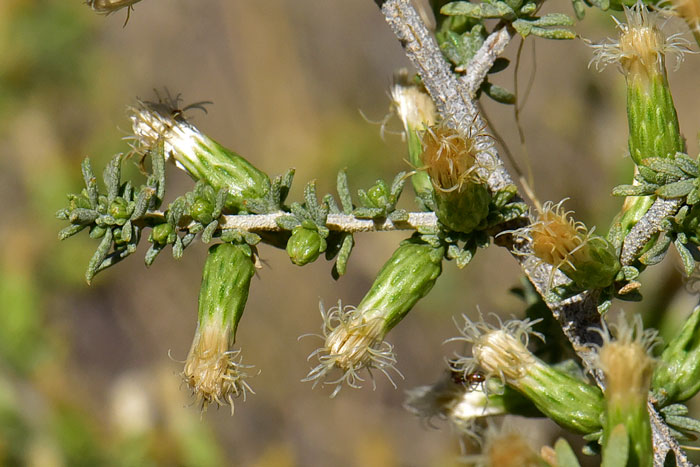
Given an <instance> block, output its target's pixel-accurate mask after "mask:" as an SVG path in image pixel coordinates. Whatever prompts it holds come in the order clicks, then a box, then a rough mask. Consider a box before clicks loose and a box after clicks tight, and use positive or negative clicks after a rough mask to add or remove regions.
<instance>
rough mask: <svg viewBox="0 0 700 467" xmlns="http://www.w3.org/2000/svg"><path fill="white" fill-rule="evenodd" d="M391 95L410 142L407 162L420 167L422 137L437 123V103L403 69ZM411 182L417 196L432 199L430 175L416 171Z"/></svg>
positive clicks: (395, 111)
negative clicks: (426, 130) (411, 80)
mask: <svg viewBox="0 0 700 467" xmlns="http://www.w3.org/2000/svg"><path fill="white" fill-rule="evenodd" d="M390 95H391V110H392V112H393V113H396V114H397V115H398V116H399V118H400V119H401V121H402V122H403V127H404V132H405V135H406V140H407V143H408V160H409V162H410V164H411V165H412V166H413V167H421V166H422V165H423V162H422V161H421V154H422V153H423V143H422V141H421V134H422V133H423V131H425V129H426V128H429V127H431V126H432V125H434V124H435V122H436V121H437V110H436V109H435V104H434V103H433V100H432V99H431V98H430V96H429V95H428V94H427V93H426V92H425V90H424V89H423V88H422V87H421V86H420V85H418V84H416V83H412V82H410V81H409V78H408V72H407V71H406V70H401V71H400V72H399V73H397V74H395V75H394V83H393V84H392V86H391V90H390ZM411 183H412V185H413V189H414V190H415V192H416V194H417V195H418V196H421V197H424V198H426V199H430V197H431V196H432V193H433V187H432V185H431V183H430V178H429V177H428V174H427V173H425V172H424V171H416V172H415V173H414V174H413V175H412V176H411Z"/></svg>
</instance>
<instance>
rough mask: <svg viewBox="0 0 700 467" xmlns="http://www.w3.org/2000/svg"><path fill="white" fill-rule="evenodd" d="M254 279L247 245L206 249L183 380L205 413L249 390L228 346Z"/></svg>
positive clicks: (217, 246)
mask: <svg viewBox="0 0 700 467" xmlns="http://www.w3.org/2000/svg"><path fill="white" fill-rule="evenodd" d="M254 274H255V266H254V261H253V258H252V251H251V249H250V247H249V246H248V245H233V244H230V243H222V244H218V245H214V246H212V247H211V248H210V249H209V254H208V256H207V261H206V263H205V264H204V273H203V276H202V286H201V289H200V292H199V314H198V321H197V331H196V333H195V337H194V341H193V342H192V347H191V349H190V352H189V355H188V356H187V361H186V362H185V370H184V372H183V377H184V379H185V382H186V383H187V384H188V386H189V387H190V389H192V391H193V393H194V394H195V396H196V397H197V399H198V400H199V401H200V402H201V404H202V407H203V408H206V406H207V405H208V404H209V403H216V404H218V405H222V404H229V405H230V406H231V410H232V411H233V398H234V397H237V396H239V395H244V396H245V394H246V391H250V387H249V386H248V384H247V383H246V382H245V380H244V378H245V377H246V376H247V375H246V373H245V371H244V369H245V368H246V367H247V366H246V365H242V364H241V363H240V360H238V359H237V357H238V354H239V352H238V351H233V350H232V347H233V344H234V341H235V337H236V329H237V328H238V323H239V321H240V319H241V316H242V315H243V310H244V308H245V303H246V301H247V300H248V289H249V287H250V281H251V279H252V277H253V275H254Z"/></svg>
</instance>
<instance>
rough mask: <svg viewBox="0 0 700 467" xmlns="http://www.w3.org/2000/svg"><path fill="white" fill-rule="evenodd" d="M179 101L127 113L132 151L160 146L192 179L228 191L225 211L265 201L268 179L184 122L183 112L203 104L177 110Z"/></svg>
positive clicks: (168, 100)
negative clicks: (248, 202)
mask: <svg viewBox="0 0 700 467" xmlns="http://www.w3.org/2000/svg"><path fill="white" fill-rule="evenodd" d="M179 101H180V98H179V96H178V97H176V98H172V97H170V96H168V97H166V98H165V99H160V98H159V99H158V101H157V102H145V101H138V103H137V105H136V106H134V107H131V108H130V109H129V112H130V118H131V122H132V129H133V132H134V136H133V137H131V139H134V140H135V144H134V151H135V152H136V153H142V154H143V153H145V152H147V151H150V150H152V149H154V148H156V147H157V146H158V144H159V143H161V142H162V143H163V146H164V152H165V157H166V158H170V159H173V160H174V161H175V164H176V165H177V166H178V167H179V168H181V169H182V170H184V171H186V172H187V173H188V174H189V175H190V176H191V177H192V178H194V179H195V180H202V181H205V182H206V183H208V184H209V185H211V186H212V187H213V188H214V189H216V190H226V191H228V197H227V201H226V207H227V208H228V209H231V210H240V209H243V208H245V207H246V203H245V200H246V198H252V199H260V198H264V197H265V195H266V194H267V192H268V191H269V189H270V179H269V177H268V176H267V175H266V174H265V173H264V172H262V171H260V170H258V169H257V168H255V167H254V166H253V165H252V164H250V162H248V161H247V160H246V159H244V158H243V157H241V156H240V155H238V154H236V153H235V152H233V151H230V150H228V149H226V148H225V147H223V146H221V145H220V144H219V143H217V142H216V141H214V140H213V139H211V138H209V137H208V136H207V135H205V134H203V133H202V132H200V131H199V130H198V129H197V128H196V127H195V126H194V125H192V124H191V123H190V122H188V121H187V119H186V118H185V115H184V112H185V111H187V110H188V109H191V108H195V107H199V108H202V106H203V104H204V103H203V102H200V103H196V104H191V105H189V106H186V107H184V108H182V109H180V108H179Z"/></svg>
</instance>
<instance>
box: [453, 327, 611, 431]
mask: <svg viewBox="0 0 700 467" xmlns="http://www.w3.org/2000/svg"><path fill="white" fill-rule="evenodd" d="M537 322H538V321H537V320H536V321H529V320H527V319H526V320H522V321H521V320H509V321H506V322H505V323H503V322H501V321H500V320H499V325H498V326H492V325H490V324H487V323H484V322H483V320H481V321H480V322H478V323H474V322H473V321H471V320H469V319H468V318H466V317H465V325H464V326H463V327H462V328H461V330H460V331H461V334H462V336H461V337H457V338H454V339H451V340H455V341H465V342H467V343H470V344H471V345H472V350H471V354H472V355H471V356H458V358H457V359H456V364H455V367H456V368H462V370H463V371H464V372H465V374H468V373H470V372H472V371H473V370H474V369H475V368H479V369H481V370H483V371H484V373H485V374H486V377H487V378H491V377H496V378H499V379H501V380H502V381H503V383H504V384H507V385H508V386H510V387H512V388H513V389H515V390H517V391H518V392H520V393H521V394H522V395H523V396H525V397H527V398H528V399H529V400H530V401H532V403H533V404H534V406H535V407H537V409H538V410H539V411H540V412H542V413H543V414H545V415H546V416H547V417H549V418H551V419H552V420H554V421H555V422H556V423H558V424H559V425H561V426H563V427H564V428H567V429H569V430H572V431H575V432H577V433H583V434H589V433H595V432H597V431H599V430H600V428H601V424H600V414H601V413H602V409H603V395H602V394H601V392H600V390H599V389H598V388H597V387H595V386H593V385H590V384H587V383H586V382H584V381H581V380H579V379H578V378H576V377H574V376H572V375H571V374H569V373H567V372H565V371H563V370H561V369H558V368H555V367H552V366H550V365H547V364H546V363H545V362H543V361H542V360H540V359H539V358H537V357H535V356H534V355H533V354H532V353H531V352H530V351H529V350H528V348H527V346H528V343H529V339H530V337H531V336H534V337H538V338H540V339H542V335H541V334H539V333H538V332H536V331H534V330H533V329H532V326H533V325H535V324H536V323H537ZM504 394H505V393H504Z"/></svg>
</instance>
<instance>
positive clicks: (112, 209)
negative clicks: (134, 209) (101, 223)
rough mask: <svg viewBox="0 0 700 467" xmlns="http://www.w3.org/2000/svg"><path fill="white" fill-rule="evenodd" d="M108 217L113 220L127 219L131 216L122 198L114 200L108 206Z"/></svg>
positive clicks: (127, 205) (127, 204)
mask: <svg viewBox="0 0 700 467" xmlns="http://www.w3.org/2000/svg"><path fill="white" fill-rule="evenodd" d="M109 215H110V216H112V217H114V218H115V219H128V218H129V216H131V211H130V210H129V203H127V201H126V200H125V199H124V198H116V199H115V200H114V201H112V204H110V205H109Z"/></svg>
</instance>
